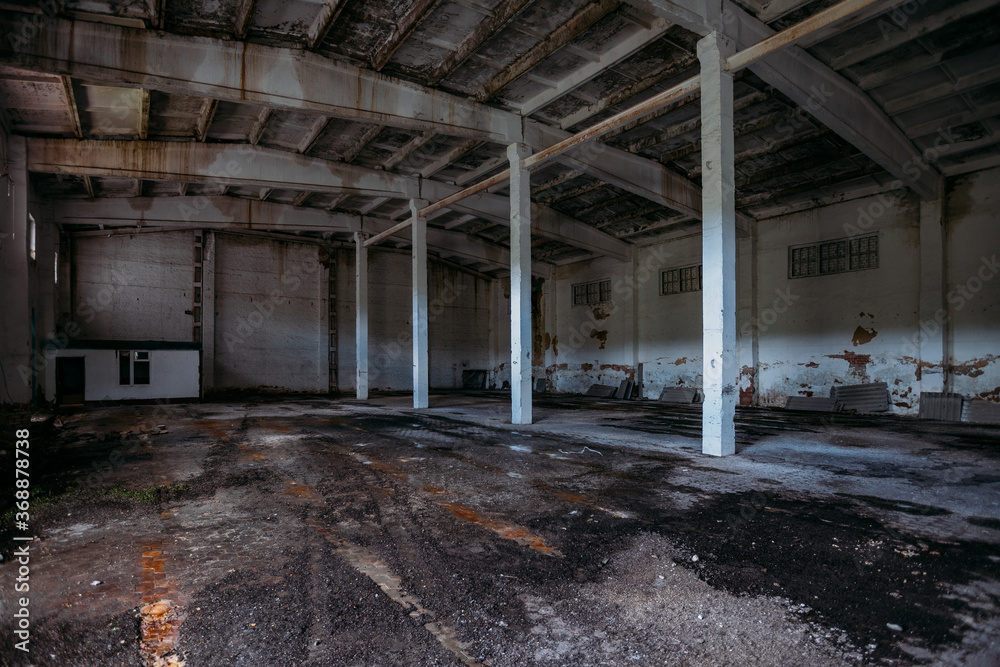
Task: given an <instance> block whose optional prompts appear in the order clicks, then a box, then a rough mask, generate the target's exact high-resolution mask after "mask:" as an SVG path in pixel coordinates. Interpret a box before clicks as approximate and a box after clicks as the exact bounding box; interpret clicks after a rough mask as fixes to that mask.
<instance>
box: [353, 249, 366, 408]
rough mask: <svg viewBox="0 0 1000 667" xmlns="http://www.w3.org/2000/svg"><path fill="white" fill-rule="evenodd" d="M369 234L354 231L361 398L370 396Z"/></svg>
mask: <svg viewBox="0 0 1000 667" xmlns="http://www.w3.org/2000/svg"><path fill="white" fill-rule="evenodd" d="M367 238H368V235H367V234H365V233H363V232H354V247H355V249H356V252H355V257H354V294H355V300H354V301H355V307H356V308H357V310H356V312H355V320H354V359H355V368H356V369H357V370H356V371H355V373H356V374H355V380H354V387H355V390H356V395H357V397H358V398H359V399H362V400H365V399H367V398H368V248H366V247H365V239H367Z"/></svg>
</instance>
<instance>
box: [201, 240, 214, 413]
mask: <svg viewBox="0 0 1000 667" xmlns="http://www.w3.org/2000/svg"><path fill="white" fill-rule="evenodd" d="M201 245H202V249H201V390H202V396H204V395H205V394H204V392H205V391H206V390H210V389H213V388H214V387H215V247H216V246H215V232H213V231H211V230H208V229H203V230H202V237H201Z"/></svg>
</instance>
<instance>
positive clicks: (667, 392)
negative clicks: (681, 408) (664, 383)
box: [660, 387, 698, 403]
mask: <svg viewBox="0 0 1000 667" xmlns="http://www.w3.org/2000/svg"><path fill="white" fill-rule="evenodd" d="M660 401H661V402H663V403H697V402H698V390H697V389H695V388H694V387H664V388H663V391H661V392H660Z"/></svg>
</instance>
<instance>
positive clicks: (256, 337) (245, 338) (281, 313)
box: [214, 234, 329, 392]
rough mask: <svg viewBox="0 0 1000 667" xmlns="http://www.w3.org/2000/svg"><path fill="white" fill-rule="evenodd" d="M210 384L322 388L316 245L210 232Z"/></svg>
mask: <svg viewBox="0 0 1000 667" xmlns="http://www.w3.org/2000/svg"><path fill="white" fill-rule="evenodd" d="M216 244H217V246H216V253H215V267H216V268H215V387H214V388H215V389H257V388H266V389H278V390H288V391H313V392H326V391H328V389H329V386H328V381H329V357H328V351H327V345H326V339H327V331H328V323H327V299H326V292H327V270H326V268H325V267H324V266H323V265H322V264H321V263H320V257H319V255H320V247H319V246H318V245H316V244H309V243H295V242H292V241H285V240H276V239H268V238H259V237H254V236H242V235H235V234H216Z"/></svg>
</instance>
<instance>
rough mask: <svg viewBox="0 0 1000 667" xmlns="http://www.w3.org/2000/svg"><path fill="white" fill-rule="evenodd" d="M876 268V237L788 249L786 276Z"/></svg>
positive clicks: (858, 237) (820, 274)
mask: <svg viewBox="0 0 1000 667" xmlns="http://www.w3.org/2000/svg"><path fill="white" fill-rule="evenodd" d="M877 268H878V234H869V235H867V236H856V237H853V238H847V239H835V240H832V241H824V242H823V243H815V244H812V245H805V246H792V247H790V248H789V249H788V277H789V278H806V277H808V276H826V275H830V274H832V273H845V272H847V271H864V270H866V269H877Z"/></svg>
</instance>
